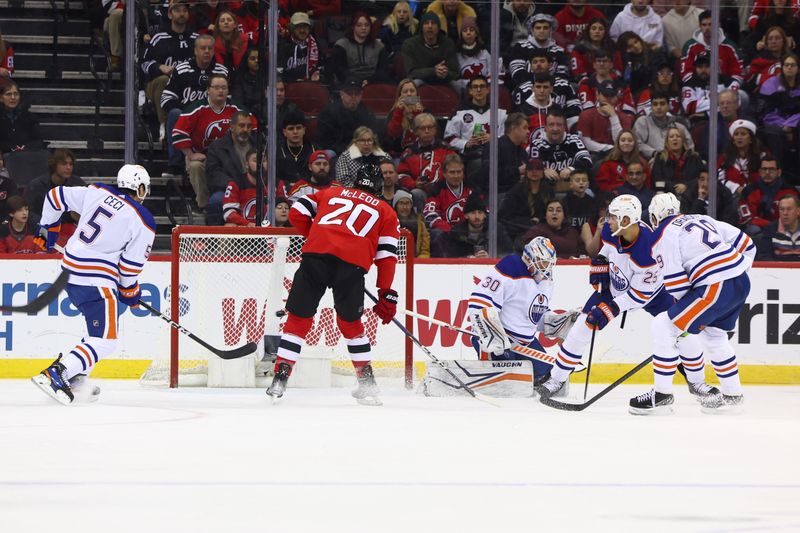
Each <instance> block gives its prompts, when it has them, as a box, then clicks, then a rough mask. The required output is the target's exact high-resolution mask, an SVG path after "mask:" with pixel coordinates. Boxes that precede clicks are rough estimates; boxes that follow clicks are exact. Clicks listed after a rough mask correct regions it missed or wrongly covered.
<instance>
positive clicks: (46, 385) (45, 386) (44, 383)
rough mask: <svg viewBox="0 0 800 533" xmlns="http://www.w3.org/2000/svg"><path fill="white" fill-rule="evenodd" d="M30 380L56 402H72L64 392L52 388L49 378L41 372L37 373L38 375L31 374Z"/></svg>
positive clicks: (68, 403)
mask: <svg viewBox="0 0 800 533" xmlns="http://www.w3.org/2000/svg"><path fill="white" fill-rule="evenodd" d="M31 382H33V384H34V385H36V386H37V387H39V388H40V389H41V390H42V392H44V393H45V394H47V395H48V396H50V397H51V398H52V399H54V400H55V401H57V402H58V403H60V404H62V405H70V404H72V400H70V399H69V396H67V395H66V394H64V392H62V391H54V390H53V387H51V386H50V379H49V378H47V377H46V376H44V375H42V374H39V375H38V376H33V377H32V378H31Z"/></svg>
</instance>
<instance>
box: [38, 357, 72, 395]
mask: <svg viewBox="0 0 800 533" xmlns="http://www.w3.org/2000/svg"><path fill="white" fill-rule="evenodd" d="M65 370H66V368H65V367H64V365H63V364H61V354H58V358H57V359H56V360H55V361H53V363H52V364H51V365H50V366H48V367H47V368H45V369H44V370H42V372H41V374H39V375H37V376H34V377H32V378H31V381H32V382H33V383H34V384H35V385H36V386H37V387H39V388H40V389H42V390H43V391H44V392H45V394H47V395H48V396H50V397H51V398H53V399H54V400H56V401H57V402H59V403H62V404H64V405H69V404H71V403H72V401H73V400H74V399H75V395H74V394H73V393H72V389H71V388H70V386H69V382H68V381H67V380H66V379H64V371H65Z"/></svg>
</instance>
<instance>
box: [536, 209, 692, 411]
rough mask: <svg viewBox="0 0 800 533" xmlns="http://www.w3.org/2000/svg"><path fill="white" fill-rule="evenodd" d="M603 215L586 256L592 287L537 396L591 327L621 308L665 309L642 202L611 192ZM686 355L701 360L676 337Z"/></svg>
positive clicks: (563, 378)
mask: <svg viewBox="0 0 800 533" xmlns="http://www.w3.org/2000/svg"><path fill="white" fill-rule="evenodd" d="M608 213H609V221H608V222H606V223H605V225H604V226H603V228H602V230H601V239H602V241H601V248H600V251H599V254H598V256H597V258H596V259H593V260H592V267H591V269H590V274H589V280H590V283H591V284H592V285H593V286H595V289H596V290H595V292H594V293H593V294H592V295H591V296H590V297H589V299H588V300H587V302H586V304H585V305H584V307H583V312H582V313H581V315H580V317H578V320H577V321H576V322H575V325H574V327H572V328H571V329H570V330H569V333H568V334H567V337H566V339H565V340H564V342H563V343H562V344H561V347H560V349H559V351H558V355H557V357H556V362H555V365H554V366H553V369H552V371H551V373H550V377H549V379H548V380H547V381H545V382H544V383H543V384H542V385H540V386H539V387H537V389H536V390H537V392H538V393H539V395H540V396H542V397H548V396H552V395H554V394H556V393H558V392H560V391H561V390H562V389H563V387H564V385H565V383H567V381H568V379H569V376H570V374H571V373H572V372H573V371H574V370H575V368H576V367H577V366H578V364H579V363H580V362H581V358H582V356H583V353H584V351H585V350H586V348H587V347H588V345H589V341H590V339H591V335H592V330H594V329H598V330H600V329H603V328H604V327H605V326H606V325H608V323H609V322H610V321H611V320H613V319H614V318H615V317H616V316H618V315H619V314H620V313H621V312H623V311H628V310H634V309H644V310H645V311H647V312H648V313H650V314H651V315H653V316H657V315H658V314H659V313H662V312H663V311H666V310H667V309H668V308H669V307H670V306H671V305H672V302H673V298H672V297H671V296H669V294H668V293H667V292H666V291H665V290H664V285H663V276H662V269H661V266H660V265H659V264H658V263H657V262H656V260H655V259H654V258H653V256H652V253H651V243H652V239H651V237H652V230H651V229H650V227H649V226H648V225H647V224H646V223H643V222H641V216H642V205H641V203H640V202H639V199H638V198H636V197H635V196H632V195H629V194H622V195H620V196H617V197H616V198H614V200H613V201H612V202H611V204H610V205H609V207H608ZM680 351H681V353H682V354H684V355H683V356H682V357H686V358H687V360H695V359H696V358H698V357H699V358H700V359H701V360H702V355H701V350H700V346H699V343H698V342H697V341H696V339H693V338H691V337H688V338H684V339H681V345H680Z"/></svg>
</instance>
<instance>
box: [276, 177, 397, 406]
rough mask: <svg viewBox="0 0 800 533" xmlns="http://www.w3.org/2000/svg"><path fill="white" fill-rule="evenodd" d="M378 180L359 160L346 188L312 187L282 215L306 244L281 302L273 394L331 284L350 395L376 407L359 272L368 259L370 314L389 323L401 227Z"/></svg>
mask: <svg viewBox="0 0 800 533" xmlns="http://www.w3.org/2000/svg"><path fill="white" fill-rule="evenodd" d="M382 180H383V178H382V175H381V172H380V169H379V168H377V167H375V166H372V165H370V166H366V167H364V168H363V169H361V170H360V171H359V172H358V174H357V175H356V179H355V183H354V184H353V187H352V188H350V187H328V188H325V189H321V190H318V191H316V192H313V193H311V194H309V195H307V196H303V197H302V198H300V199H298V200H297V201H296V202H295V203H294V204H293V205H292V208H291V210H290V211H289V221H290V222H291V223H292V225H293V226H294V227H295V228H297V230H298V231H299V232H300V233H301V234H303V235H304V236H305V237H306V243H305V245H303V259H302V260H301V262H300V267H299V268H298V270H297V272H296V273H295V275H294V280H293V282H292V289H291V290H290V291H289V297H288V299H287V300H286V310H287V311H288V318H287V320H286V324H285V325H284V327H283V335H282V336H281V340H280V343H279V344H278V358H277V360H276V361H275V378H274V379H273V380H272V384H271V385H270V386H269V388H268V389H267V395H269V396H271V397H272V398H273V400H276V399H278V398H280V397H281V396H283V393H284V391H285V390H286V383H287V381H288V379H289V375H290V374H291V372H292V367H293V366H294V364H295V362H296V361H297V359H298V358H299V357H300V349H301V348H302V346H303V342H304V340H305V336H306V334H307V333H308V331H309V330H310V329H311V325H312V323H313V321H314V315H315V314H316V312H317V307H318V305H319V301H320V299H321V298H322V295H323V294H324V293H325V290H326V289H327V288H328V287H330V288H331V289H332V290H333V301H334V307H335V308H336V324H337V326H338V327H339V329H340V330H341V332H342V334H343V335H344V337H345V339H346V340H347V350H348V352H349V353H350V359H351V360H352V362H353V367H354V368H355V371H356V377H357V378H358V388H356V389H355V390H354V391H353V393H352V394H353V397H354V398H355V399H356V400H357V401H358V402H359V403H361V404H365V405H381V402H380V400H379V399H378V393H379V390H378V386H377V384H376V383H375V376H374V374H373V371H372V366H371V364H370V360H371V357H370V344H369V339H368V338H367V337H366V335H365V334H364V325H363V324H362V322H361V315H362V313H363V310H364V275H365V274H366V273H367V271H369V269H370V267H371V266H372V264H373V263H374V264H375V266H376V267H377V269H378V279H377V283H376V285H377V286H378V304H377V305H376V306H375V307H374V311H375V313H376V314H377V315H378V317H379V318H380V319H381V321H382V322H383V323H384V324H388V323H389V322H390V321H391V320H392V318H393V317H394V315H395V312H396V310H397V292H395V291H394V290H392V281H393V279H394V272H395V266H396V265H397V239H398V238H399V236H400V225H399V223H398V220H397V214H396V213H395V212H394V210H393V209H392V208H391V207H390V205H389V204H388V203H387V202H384V201H383V200H380V199H378V198H377V196H376V195H377V194H379V192H380V190H381V188H382V183H381V182H382Z"/></svg>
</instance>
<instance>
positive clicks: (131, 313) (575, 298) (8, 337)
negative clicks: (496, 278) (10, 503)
mask: <svg viewBox="0 0 800 533" xmlns="http://www.w3.org/2000/svg"><path fill="white" fill-rule="evenodd" d="M6 257H8V256H6ZM798 266H800V265H798ZM489 268H491V264H490V263H489V262H485V261H484V262H472V263H470V264H458V263H456V262H448V263H444V264H443V263H442V262H434V261H422V262H420V263H418V264H417V265H416V268H415V271H414V299H415V302H416V311H417V312H418V313H422V314H425V315H429V316H433V317H434V318H436V319H438V320H443V321H446V322H450V323H454V324H456V325H463V323H464V319H465V318H464V317H465V315H466V308H467V303H466V298H467V297H468V296H469V292H470V291H471V290H472V288H473V286H474V284H475V283H476V282H477V281H478V280H479V279H480V278H482V276H483V274H484V273H485V272H486V270H487V269H489ZM58 269H59V261H58V260H56V259H50V258H46V257H45V256H31V257H24V258H19V259H18V258H14V259H2V260H0V290H2V301H3V304H4V305H9V304H11V303H13V304H17V305H18V304H20V303H23V302H26V301H28V300H30V299H33V298H34V297H35V296H36V294H38V293H39V292H40V291H42V290H44V289H45V288H46V287H47V284H48V283H49V282H50V281H52V280H53V279H55V277H56V276H57V274H58ZM798 273H800V270H797V269H795V268H791V265H788V266H787V265H780V264H775V263H770V264H768V265H767V264H765V265H759V266H757V267H756V268H754V269H753V270H752V272H751V282H752V289H751V292H750V295H749V297H748V300H747V303H746V305H745V307H744V310H743V312H742V315H741V316H740V320H739V323H738V324H737V329H736V331H734V333H733V337H732V342H733V344H734V347H735V349H736V353H737V355H738V356H739V362H740V366H741V368H742V378H743V380H744V381H745V382H751V383H800V285H799V284H798V276H797V275H798ZM169 274H170V263H169V262H168V261H166V260H162V259H161V258H153V259H152V260H151V261H150V262H149V263H148V265H147V267H146V268H145V270H144V273H143V274H142V276H141V278H140V283H141V286H142V291H143V299H144V300H145V301H147V302H148V303H149V304H150V305H152V306H153V307H155V308H157V309H162V310H164V311H168V300H167V297H168V294H169V291H168V287H169ZM587 277H588V267H587V263H585V262H578V261H561V262H560V263H559V265H558V266H557V267H556V273H555V280H556V289H555V292H554V295H553V301H552V302H551V308H553V309H571V308H575V307H581V306H582V305H583V303H584V301H585V300H586V298H587V297H588V295H589V294H590V292H591V287H590V286H589V285H588V280H587ZM190 295H191V291H188V294H182V295H181V297H182V298H188V299H189V300H188V303H189V304H191V296H190ZM252 296H256V297H257V296H258V295H252ZM650 321H651V318H650V316H649V315H647V314H646V313H644V312H642V311H638V312H632V313H629V315H628V317H627V320H626V323H625V327H624V329H620V323H621V322H620V320H619V319H617V320H616V321H615V322H614V323H612V324H611V325H610V326H609V327H608V328H606V329H605V330H603V331H602V332H600V333H599V334H598V335H597V339H596V342H595V353H594V367H593V368H594V369H593V374H592V375H593V381H594V380H595V378H596V379H597V380H598V381H607V380H608V379H610V378H613V377H614V376H616V375H618V374H619V373H620V369H621V368H623V367H625V366H629V365H630V364H633V363H638V362H640V361H641V360H642V359H644V358H646V357H647V355H649V353H650V349H651V335H650ZM84 327H85V326H84V324H83V320H82V317H81V316H80V315H79V314H78V312H77V310H76V309H75V308H74V307H73V306H72V305H71V303H70V301H69V298H68V297H67V295H66V293H62V294H61V295H60V296H59V298H58V300H57V301H54V302H52V303H51V304H50V305H49V306H48V307H47V308H45V309H43V310H42V311H40V312H39V313H38V314H36V315H32V316H29V315H11V314H8V313H6V314H4V315H3V316H2V317H0V378H3V377H27V376H30V375H31V374H32V373H35V372H37V371H38V370H40V369H41V367H42V362H44V361H45V360H52V358H53V356H54V355H55V354H57V353H58V352H59V351H63V350H65V349H68V348H70V347H71V345H72V344H74V343H75V342H76V341H78V340H79V339H80V337H81V336H82V335H83V332H84V331H85V329H84ZM220 327H222V324H220ZM383 327H394V326H391V325H390V326H383ZM414 332H415V334H417V335H418V336H419V338H420V340H421V341H422V342H423V344H425V345H427V346H429V347H430V349H431V350H432V352H433V353H434V354H436V356H437V357H440V358H443V359H459V358H474V351H473V350H472V348H471V347H470V345H469V340H468V338H467V336H465V335H461V334H458V333H454V332H452V331H449V330H443V329H442V328H439V327H438V326H435V325H430V324H427V323H425V322H423V321H420V320H417V321H415V322H414ZM542 342H543V344H544V346H545V347H546V348H548V351H549V352H551V353H554V352H555V349H554V348H553V347H552V346H553V343H552V342H550V341H549V340H548V339H542ZM168 350H169V329H168V328H167V327H165V325H164V324H163V323H162V322H161V321H159V320H158V319H155V318H153V317H149V316H147V313H146V312H145V311H144V310H142V309H125V310H124V312H123V313H122V316H121V317H120V343H119V349H118V350H117V352H116V354H115V355H114V356H113V358H109V359H108V360H106V361H104V362H102V363H101V364H100V365H98V368H97V370H96V371H95V375H96V377H121V378H135V377H138V376H139V375H140V374H141V373H142V372H143V371H144V369H145V368H146V367H147V365H148V364H149V361H150V360H151V359H153V358H165V357H167V355H168ZM415 360H419V361H423V360H424V356H422V354H417V355H416V356H415Z"/></svg>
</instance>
